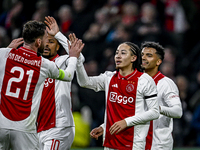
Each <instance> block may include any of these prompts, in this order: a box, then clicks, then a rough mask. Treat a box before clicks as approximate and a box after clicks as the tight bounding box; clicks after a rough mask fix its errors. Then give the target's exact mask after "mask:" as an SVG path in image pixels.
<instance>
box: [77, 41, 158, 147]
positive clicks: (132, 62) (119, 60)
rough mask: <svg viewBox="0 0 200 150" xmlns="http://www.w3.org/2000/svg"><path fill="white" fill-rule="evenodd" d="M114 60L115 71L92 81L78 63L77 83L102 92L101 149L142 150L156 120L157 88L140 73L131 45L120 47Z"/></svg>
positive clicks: (135, 48) (137, 55) (135, 50)
mask: <svg viewBox="0 0 200 150" xmlns="http://www.w3.org/2000/svg"><path fill="white" fill-rule="evenodd" d="M114 59H115V64H116V69H117V71H114V72H110V71H106V72H105V73H103V74H100V75H99V76H92V77H88V76H87V73H86V71H85V69H84V66H83V64H82V63H77V69H76V73H77V80H78V83H79V85H80V86H81V87H85V88H89V89H93V90H95V91H105V98H106V110H105V118H104V125H103V128H104V129H105V130H104V133H103V146H104V149H118V150H124V149H126V150H132V149H141V150H142V149H145V139H146V136H147V132H148V129H149V121H150V120H154V119H157V118H158V117H159V108H158V102H157V90H156V85H155V82H154V81H153V79H152V78H151V77H150V76H149V75H148V74H146V73H143V72H142V68H141V52H140V49H139V48H138V46H137V45H135V44H134V43H131V42H124V43H121V44H120V45H119V46H118V48H117V50H116V53H115V57H114Z"/></svg>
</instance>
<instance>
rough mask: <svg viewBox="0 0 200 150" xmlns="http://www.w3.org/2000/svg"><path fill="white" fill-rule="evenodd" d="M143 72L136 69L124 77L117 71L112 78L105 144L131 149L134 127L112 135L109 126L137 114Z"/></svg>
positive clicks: (108, 100)
mask: <svg viewBox="0 0 200 150" xmlns="http://www.w3.org/2000/svg"><path fill="white" fill-rule="evenodd" d="M142 74H143V73H142V72H139V71H137V70H135V71H134V72H133V73H132V74H130V75H128V76H126V77H122V76H121V75H120V74H119V72H117V73H116V74H115V75H114V76H113V77H112V79H111V81H110V84H109V90H108V97H107V108H106V111H107V118H106V119H107V124H106V134H105V141H104V146H105V147H109V148H114V149H121V150H122V149H123V150H131V149H132V146H133V136H134V127H128V128H126V129H124V130H123V131H121V132H120V133H118V134H113V135H111V134H110V132H109V128H110V127H111V126H112V125H113V124H114V123H115V122H117V121H120V120H123V119H125V118H127V117H130V116H134V115H135V100H136V93H137V84H138V77H140V76H141V75H142Z"/></svg>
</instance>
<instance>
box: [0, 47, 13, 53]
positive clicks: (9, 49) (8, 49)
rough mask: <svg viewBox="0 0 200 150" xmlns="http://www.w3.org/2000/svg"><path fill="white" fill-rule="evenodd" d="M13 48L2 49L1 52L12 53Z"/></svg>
mask: <svg viewBox="0 0 200 150" xmlns="http://www.w3.org/2000/svg"><path fill="white" fill-rule="evenodd" d="M12 49H13V48H8V47H6V48H0V52H5V51H11V50H12Z"/></svg>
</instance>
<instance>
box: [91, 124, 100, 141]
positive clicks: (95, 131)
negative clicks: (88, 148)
mask: <svg viewBox="0 0 200 150" xmlns="http://www.w3.org/2000/svg"><path fill="white" fill-rule="evenodd" d="M102 134H103V128H102V127H101V126H100V127H97V128H94V129H93V130H92V131H91V132H90V137H91V138H93V139H96V140H98V138H99V137H100V136H101V135H102Z"/></svg>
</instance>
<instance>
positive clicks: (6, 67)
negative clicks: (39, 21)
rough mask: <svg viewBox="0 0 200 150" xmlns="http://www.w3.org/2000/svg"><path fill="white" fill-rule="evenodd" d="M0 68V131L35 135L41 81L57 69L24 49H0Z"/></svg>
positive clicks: (51, 75)
mask: <svg viewBox="0 0 200 150" xmlns="http://www.w3.org/2000/svg"><path fill="white" fill-rule="evenodd" d="M0 64H1V65H0V70H1V71H0V90H1V95H0V102H1V103H0V110H1V112H0V120H1V121H0V127H1V128H6V129H14V130H19V131H25V132H34V133H35V128H36V127H35V122H36V117H37V113H38V108H39V103H40V99H41V93H42V89H43V83H44V80H45V78H47V77H55V78H56V77H57V76H58V74H59V71H58V69H57V68H56V66H55V65H54V64H52V62H50V61H48V60H46V59H43V58H42V57H40V56H37V53H36V52H34V51H32V50H29V49H26V48H24V47H20V48H19V49H17V50H16V49H10V48H5V49H1V50H0ZM54 72H55V73H54Z"/></svg>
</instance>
